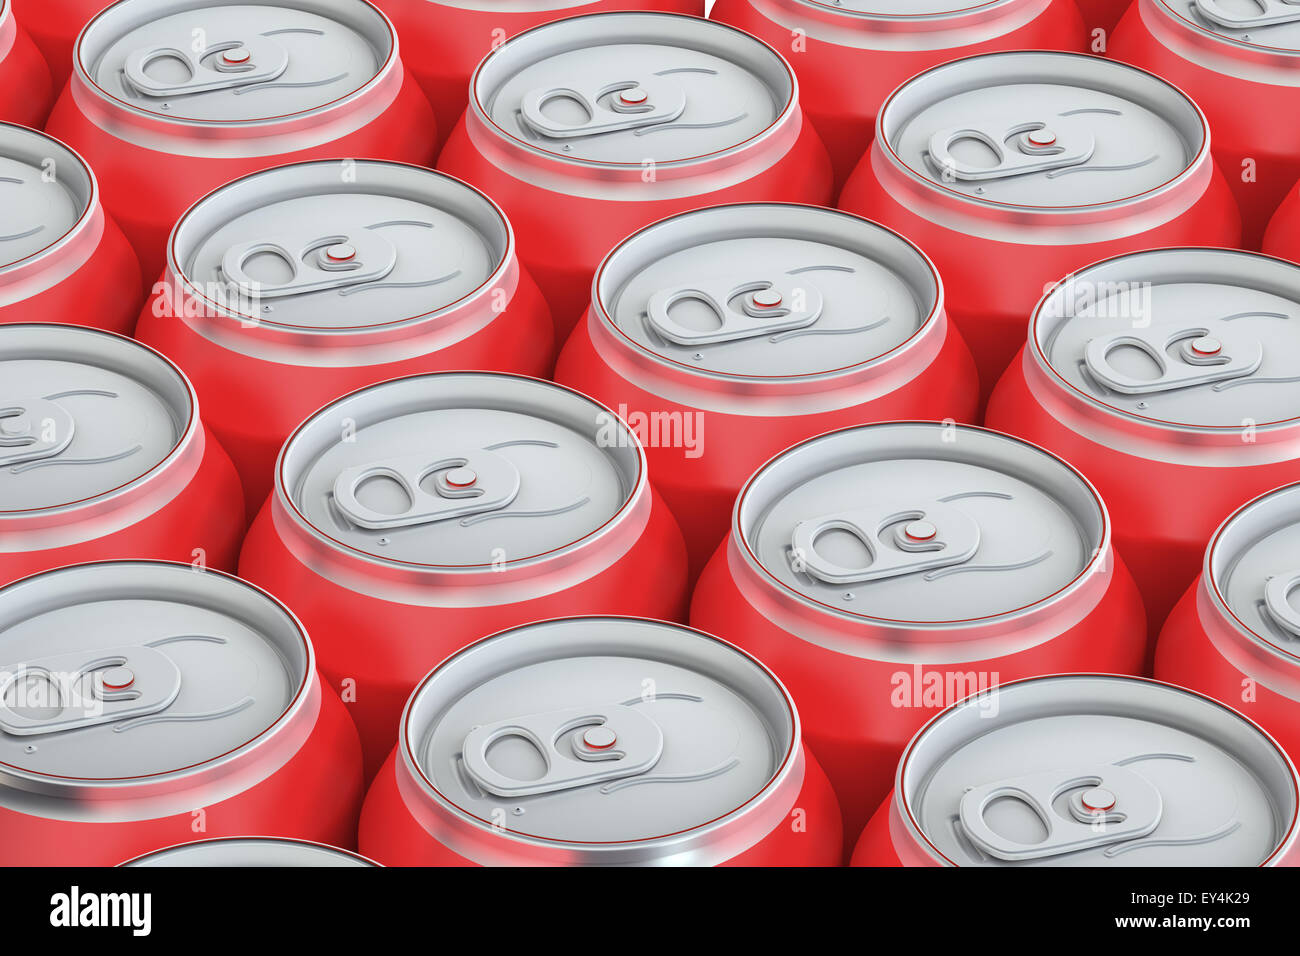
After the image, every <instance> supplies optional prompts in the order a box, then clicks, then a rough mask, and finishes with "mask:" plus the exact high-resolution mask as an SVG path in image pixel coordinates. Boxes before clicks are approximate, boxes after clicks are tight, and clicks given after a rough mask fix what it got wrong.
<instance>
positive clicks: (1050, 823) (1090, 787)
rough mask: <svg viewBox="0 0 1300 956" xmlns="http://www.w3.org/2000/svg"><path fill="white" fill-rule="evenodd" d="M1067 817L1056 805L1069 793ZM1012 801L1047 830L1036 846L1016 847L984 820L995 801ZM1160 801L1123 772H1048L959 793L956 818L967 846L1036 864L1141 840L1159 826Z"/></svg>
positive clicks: (1138, 778) (1129, 772)
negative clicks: (1030, 812)
mask: <svg viewBox="0 0 1300 956" xmlns="http://www.w3.org/2000/svg"><path fill="white" fill-rule="evenodd" d="M1071 790H1073V791H1075V792H1074V793H1071V794H1070V796H1069V797H1067V798H1066V801H1067V802H1066V810H1067V811H1068V813H1069V817H1068V818H1067V817H1065V816H1063V815H1062V814H1061V813H1060V812H1058V811H1057V809H1056V808H1055V806H1054V804H1055V803H1056V801H1057V800H1058V799H1059V798H1060V797H1061V796H1062V794H1064V793H1066V792H1067V791H1071ZM1003 798H1010V799H1013V800H1018V801H1020V802H1021V803H1023V804H1025V806H1027V807H1029V809H1030V810H1032V811H1033V812H1034V813H1035V814H1036V815H1037V816H1038V818H1039V820H1040V821H1041V822H1042V824H1043V827H1044V828H1045V829H1046V830H1047V838H1046V839H1045V840H1042V841H1041V842H1038V843H1033V844H1025V843H1017V842H1016V841H1015V840H1011V839H1009V838H1008V837H1005V836H1002V835H1001V834H999V833H996V832H995V831H994V830H993V829H992V827H990V826H989V825H988V823H987V821H986V820H985V819H984V814H985V811H986V810H987V809H988V807H989V805H990V804H991V803H993V802H994V801H995V800H1000V799H1003ZM1163 812H1164V800H1163V799H1162V798H1161V796H1160V791H1159V790H1157V789H1156V788H1155V786H1154V785H1153V784H1152V783H1151V782H1150V781H1149V780H1147V779H1146V778H1145V777H1143V776H1141V775H1140V774H1137V773H1134V772H1133V771H1132V770H1128V769H1126V768H1124V767H1116V766H1105V767H1097V768H1090V769H1087V770H1085V771H1084V772H1083V773H1073V772H1070V771H1065V770H1050V771H1047V772H1044V773H1035V774H1029V775H1027V776H1024V777H1011V778H1008V779H1006V780H997V781H994V782H993V783H987V784H985V785H984V786H982V787H972V788H971V789H969V790H967V791H966V792H965V793H964V794H962V798H961V802H960V803H959V804H958V809H957V816H958V819H959V820H960V821H961V827H962V829H963V830H964V831H965V834H966V836H967V837H969V839H970V841H971V842H972V843H973V844H975V846H977V847H978V848H979V849H980V850H982V851H983V852H985V853H987V854H988V855H989V856H991V857H995V858H996V859H999V860H1013V861H1014V860H1040V859H1042V858H1044V857H1049V856H1060V855H1061V854H1063V853H1073V852H1075V851H1077V850H1087V849H1091V848H1092V847H1097V846H1108V845H1109V844H1112V843H1119V842H1121V841H1124V840H1133V839H1136V838H1138V837H1144V836H1146V835H1147V834H1148V833H1150V832H1151V831H1152V830H1154V829H1155V828H1156V827H1157V826H1158V825H1159V823H1160V817H1161V814H1163Z"/></svg>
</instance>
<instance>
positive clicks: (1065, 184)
mask: <svg viewBox="0 0 1300 956" xmlns="http://www.w3.org/2000/svg"><path fill="white" fill-rule="evenodd" d="M840 206H841V207H842V208H844V209H848V210H850V211H852V212H857V213H860V214H862V215H865V216H869V217H870V218H872V219H876V220H878V221H879V222H881V223H883V224H884V225H886V226H889V227H890V228H891V229H896V230H898V231H899V232H901V233H902V234H903V235H905V236H907V238H909V239H911V240H912V241H913V242H915V243H916V244H917V245H918V246H920V247H921V248H922V249H924V250H925V252H926V254H927V255H929V256H930V258H931V259H933V260H934V263H935V265H936V266H938V268H939V274H940V275H942V276H943V282H944V288H945V290H946V291H947V293H948V304H949V308H948V314H949V316H950V317H951V318H952V320H953V321H954V322H956V324H957V327H958V328H959V329H961V332H962V335H963V336H964V337H965V338H966V341H967V343H968V344H969V345H970V348H971V352H973V353H974V355H975V362H976V364H977V365H978V366H979V370H980V379H981V382H982V383H983V387H984V389H985V391H986V393H987V391H988V390H990V389H991V388H992V387H993V383H994V382H995V381H996V380H997V376H998V375H1000V374H1001V373H1002V371H1003V369H1005V368H1006V366H1007V363H1008V362H1010V361H1011V359H1012V358H1013V357H1014V356H1015V354H1016V351H1017V350H1018V349H1019V348H1020V347H1021V346H1022V345H1024V343H1025V320H1026V318H1027V317H1028V316H1029V314H1030V312H1032V311H1033V307H1034V303H1035V302H1037V301H1038V300H1039V299H1040V298H1041V297H1042V295H1043V293H1044V291H1046V289H1048V288H1050V284H1051V283H1055V282H1057V281H1058V280H1059V279H1060V278H1061V276H1063V275H1068V274H1069V273H1070V272H1072V271H1073V270H1075V269H1078V268H1081V267H1082V266H1085V265H1087V264H1088V263H1090V262H1095V261H1097V260H1098V259H1101V258H1105V257H1107V256H1113V255H1120V254H1122V253H1125V252H1133V251H1136V250H1139V249H1147V248H1150V247H1152V246H1172V245H1191V244H1205V245H1223V246H1235V245H1237V243H1238V240H1239V239H1240V222H1239V218H1238V214H1237V210H1236V203H1235V202H1234V201H1233V198H1232V193H1231V191H1230V190H1229V189H1228V186H1227V183H1225V182H1224V179H1223V174H1222V173H1221V172H1219V170H1218V168H1217V167H1216V166H1215V165H1214V160H1213V158H1212V156H1211V155H1210V128H1209V126H1208V125H1207V124H1206V121H1205V117H1204V116H1203V115H1202V114H1201V111H1200V110H1199V109H1197V107H1196V104H1195V103H1193V102H1192V101H1191V100H1190V99H1188V98H1187V96H1185V95H1184V94H1183V93H1182V92H1180V91H1179V90H1178V89H1176V88H1175V87H1173V86H1171V85H1169V84H1168V83H1166V82H1164V81H1163V80H1161V79H1158V78H1157V77H1155V76H1152V75H1151V74H1150V73H1146V72H1144V71H1142V70H1139V69H1136V68H1135V67H1131V66H1128V65H1126V64H1122V63H1115V62H1113V61H1110V60H1103V59H1100V58H1098V57H1092V56H1083V55H1081V54H1080V55H1076V54H1069V53H990V54H986V55H984V56H977V57H970V58H968V59H962V60H956V61H954V62H952V63H948V64H945V65H943V66H940V67H936V68H934V69H932V70H929V71H928V72H926V73H922V74H921V75H920V76H918V77H916V78H914V79H912V80H910V81H909V82H907V83H905V84H903V85H902V86H901V87H899V88H898V89H897V90H895V91H894V93H893V94H892V95H891V96H890V98H889V99H888V100H887V101H886V103H885V105H884V107H883V108H882V109H881V111H880V117H879V120H878V126H877V130H876V138H875V141H874V142H873V143H872V146H871V149H870V150H868V152H867V154H866V155H865V156H864V157H863V159H862V162H861V163H860V164H859V165H858V168H857V169H856V170H854V173H853V176H852V178H850V180H849V182H848V184H847V185H846V186H845V187H844V192H843V194H842V195H841V197H840Z"/></svg>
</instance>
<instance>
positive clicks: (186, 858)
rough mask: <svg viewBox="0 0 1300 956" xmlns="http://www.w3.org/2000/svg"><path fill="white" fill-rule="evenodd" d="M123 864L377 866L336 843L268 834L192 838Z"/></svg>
mask: <svg viewBox="0 0 1300 956" xmlns="http://www.w3.org/2000/svg"><path fill="white" fill-rule="evenodd" d="M122 865H123V866H185V867H233V866H253V867H261V866H292V867H332V866H378V864H377V863H375V862H374V861H372V860H368V859H366V858H365V857H364V856H358V855H357V854H355V853H350V852H348V851H347V850H340V849H339V848H338V847H334V846H326V845H325V844H324V843H312V842H310V841H308V840H282V839H275V838H272V837H230V838H226V839H219V840H196V841H195V842H194V843H182V844H179V845H178V846H173V847H168V848H167V849H165V850H157V851H155V852H153V853H147V854H145V855H144V856H139V857H136V858H135V859H133V860H128V861H127V862H126V863H123V864H122Z"/></svg>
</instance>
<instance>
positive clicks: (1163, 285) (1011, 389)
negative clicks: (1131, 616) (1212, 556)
mask: <svg viewBox="0 0 1300 956" xmlns="http://www.w3.org/2000/svg"><path fill="white" fill-rule="evenodd" d="M1291 315H1300V267H1298V266H1296V265H1293V264H1292V263H1289V262H1282V261H1281V260H1278V259H1270V258H1267V257H1265V256H1260V255H1256V254H1252V253H1247V252H1238V251H1234V250H1228V249H1156V250H1151V251H1148V252H1141V253H1135V254H1133V255H1128V256H1121V257H1118V258H1115V259H1110V260H1107V261H1105V262H1101V263H1098V264H1096V265H1093V266H1089V267H1088V268H1086V269H1083V270H1081V271H1079V272H1077V273H1075V274H1074V275H1072V276H1069V277H1068V278H1066V279H1065V280H1063V281H1062V282H1061V283H1060V284H1058V286H1057V287H1056V288H1055V289H1054V290H1053V291H1052V292H1051V293H1049V294H1048V295H1047V296H1046V297H1044V299H1043V301H1042V302H1041V303H1040V304H1039V306H1038V308H1037V309H1036V310H1035V312H1034V316H1033V321H1032V325H1031V328H1030V334H1029V345H1028V346H1027V347H1026V348H1025V350H1024V352H1023V354H1022V355H1021V357H1020V358H1018V359H1017V360H1016V361H1015V362H1013V363H1012V365H1011V367H1010V368H1009V369H1007V373H1006V375H1005V376H1003V378H1002V381H1001V382H999V383H998V387H997V389H996V391H995V392H994V394H993V398H992V399H991V400H990V401H989V408H988V416H987V418H986V422H987V424H988V425H989V426H990V427H991V428H1000V429H1003V430H1005V431H1011V432H1014V433H1015V434H1017V435H1023V436H1024V437H1025V438H1027V439H1029V440H1030V441H1034V442H1037V443H1038V444H1040V445H1043V446H1044V447H1046V448H1050V449H1051V450H1052V451H1054V452H1055V453H1056V454H1058V455H1060V456H1061V457H1062V458H1065V459H1066V460H1067V461H1070V462H1073V463H1075V464H1076V465H1078V466H1079V467H1080V468H1083V469H1084V470H1085V471H1086V473H1087V475H1088V477H1089V478H1090V479H1091V480H1092V481H1093V482H1094V483H1095V484H1096V485H1097V487H1098V489H1099V490H1100V491H1101V494H1102V497H1103V498H1105V500H1106V504H1107V505H1108V506H1109V508H1110V513H1111V517H1113V518H1114V520H1115V542H1116V547H1118V548H1119V552H1120V554H1122V555H1124V558H1125V560H1127V561H1128V562H1129V566H1130V567H1131V568H1132V569H1133V574H1134V576H1135V577H1136V578H1137V582H1138V586H1139V588H1140V589H1141V591H1142V597H1143V599H1144V600H1145V602H1146V609H1147V620H1148V622H1149V623H1150V625H1151V638H1152V641H1153V642H1154V639H1155V636H1156V634H1157V633H1159V630H1160V625H1161V624H1162V623H1163V622H1164V619H1165V617H1166V616H1167V615H1168V614H1169V610H1170V608H1172V607H1173V605H1174V602H1175V601H1177V600H1178V598H1179V597H1181V596H1182V594H1183V592H1184V591H1185V590H1186V589H1187V587H1188V585H1189V584H1191V583H1192V580H1193V579H1194V578H1195V577H1196V574H1197V572H1198V571H1199V570H1200V567H1201V562H1202V558H1203V556H1204V554H1205V545H1206V543H1207V542H1208V541H1209V539H1210V536H1211V535H1212V534H1213V533H1214V529H1215V528H1216V527H1217V526H1218V525H1219V523H1220V522H1222V521H1223V519H1224V518H1226V517H1227V516H1228V515H1229V514H1230V513H1231V512H1232V511H1234V510H1235V509H1236V508H1238V507H1240V505H1241V503H1242V502H1243V501H1247V500H1249V499H1250V498H1252V497H1253V496H1255V495H1258V494H1260V493H1261V492H1263V491H1266V490H1268V489H1270V488H1276V487H1277V486H1278V485H1280V484H1283V483H1285V482H1288V481H1292V480H1294V479H1295V477H1296V475H1297V470H1298V469H1300V464H1298V462H1300V397H1297V395H1296V394H1295V390H1294V387H1293V383H1294V381H1295V378H1294V376H1295V371H1296V369H1295V365H1296V356H1297V355H1300V326H1296V325H1295V324H1294V323H1292V322H1288V321H1287V317H1288V316H1291Z"/></svg>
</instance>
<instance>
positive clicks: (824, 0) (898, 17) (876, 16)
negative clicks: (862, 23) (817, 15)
mask: <svg viewBox="0 0 1300 956" xmlns="http://www.w3.org/2000/svg"><path fill="white" fill-rule="evenodd" d="M795 2H796V3H798V4H806V5H807V6H810V7H816V8H817V9H819V10H825V11H827V12H830V13H834V14H836V15H838V16H842V17H846V18H849V17H852V18H853V19H857V20H876V21H880V22H882V23H913V22H916V21H919V20H946V19H949V18H956V17H962V16H965V15H967V14H971V13H977V12H979V11H982V10H987V9H990V8H993V7H999V6H1004V7H1005V6H1010V5H1011V4H1012V3H1015V2H1016V0H971V2H969V3H967V4H966V5H965V6H962V7H955V8H954V9H952V10H942V11H938V12H935V13H872V12H869V11H866V10H846V9H845V8H844V7H842V6H839V5H837V4H836V3H835V2H833V0H795Z"/></svg>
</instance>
